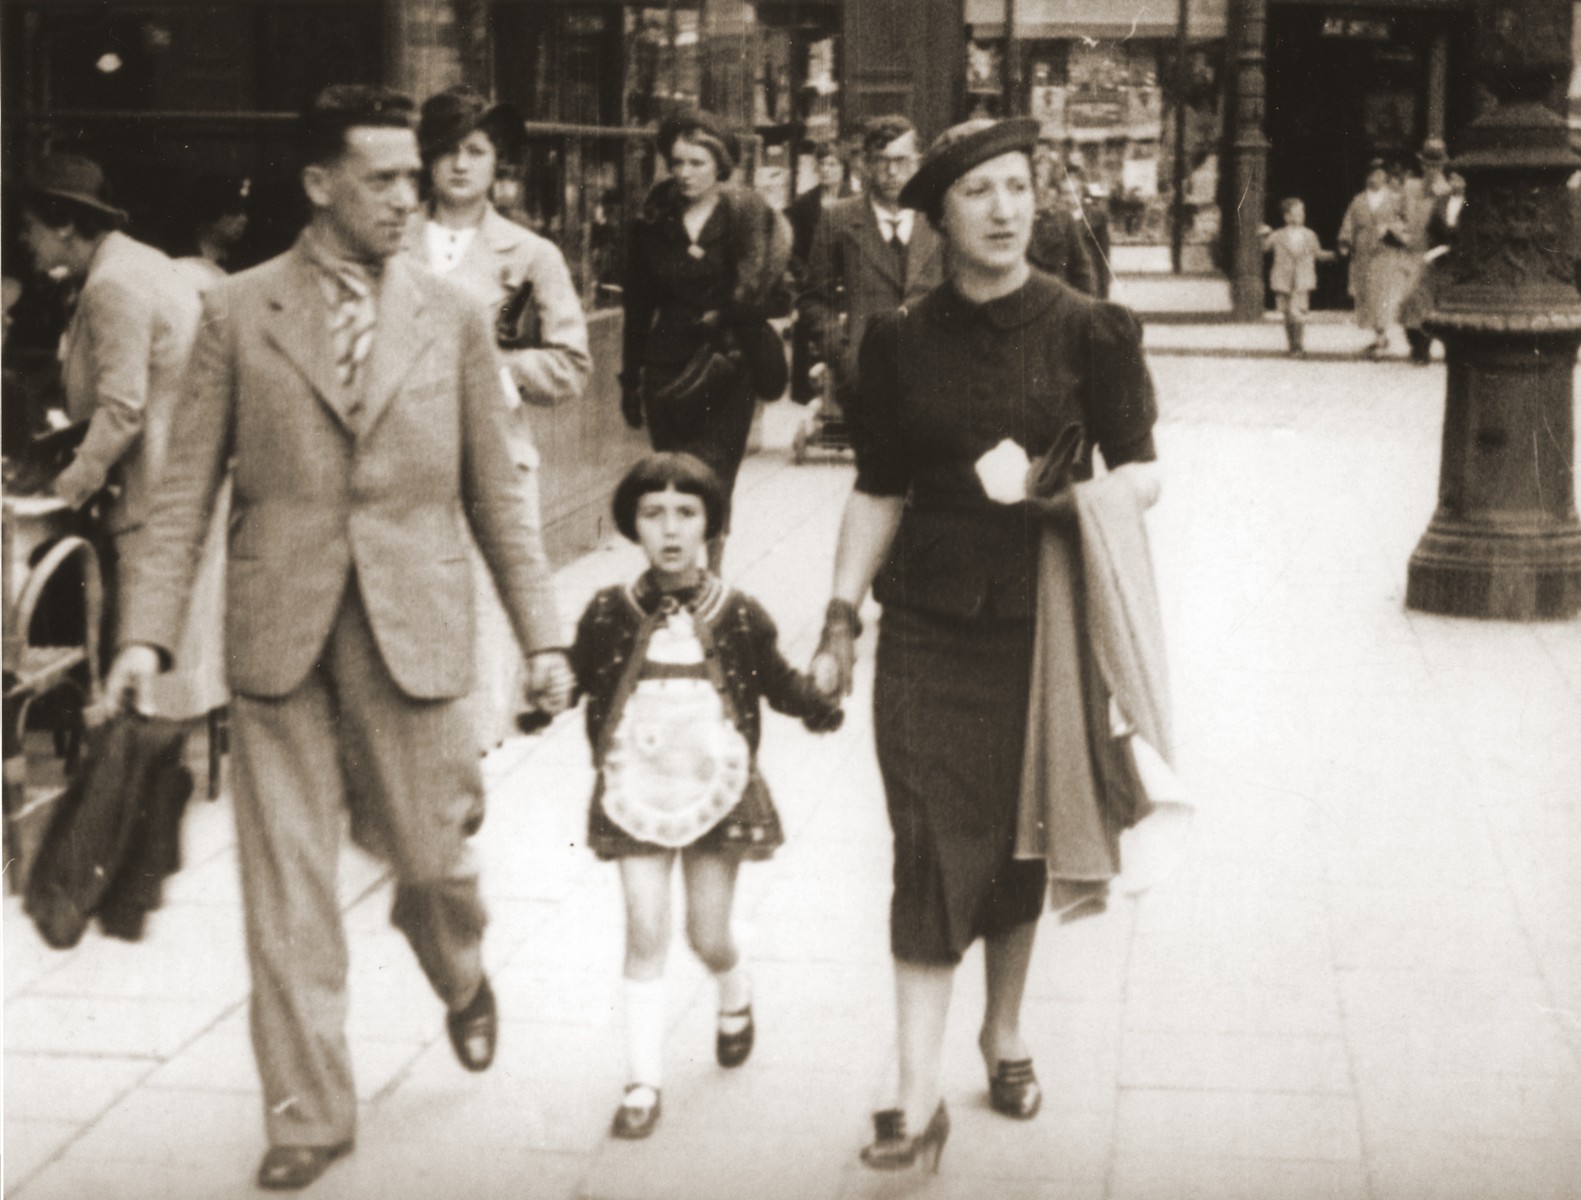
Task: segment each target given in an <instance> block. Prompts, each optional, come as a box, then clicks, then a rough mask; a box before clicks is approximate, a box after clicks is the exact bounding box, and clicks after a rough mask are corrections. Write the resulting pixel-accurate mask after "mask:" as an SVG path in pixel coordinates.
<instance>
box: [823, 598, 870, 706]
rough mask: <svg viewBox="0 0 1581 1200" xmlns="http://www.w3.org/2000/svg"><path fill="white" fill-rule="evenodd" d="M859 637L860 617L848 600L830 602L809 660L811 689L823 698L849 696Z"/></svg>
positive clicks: (860, 634) (860, 629) (854, 606)
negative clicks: (816, 643)
mask: <svg viewBox="0 0 1581 1200" xmlns="http://www.w3.org/2000/svg"><path fill="white" fill-rule="evenodd" d="M861 636H862V618H861V617H859V616H857V615H856V605H854V604H852V603H851V602H850V601H849V600H840V599H834V600H831V601H829V607H828V608H827V609H825V610H824V616H823V635H822V636H821V637H820V638H819V639H818V651H817V653H816V654H814V655H813V657H812V679H813V684H814V686H816V687H817V689H818V690H819V691H820V692H822V693H823V694H824V695H825V696H849V695H850V694H851V677H852V675H853V674H854V673H855V670H856V639H857V638H859V637H861Z"/></svg>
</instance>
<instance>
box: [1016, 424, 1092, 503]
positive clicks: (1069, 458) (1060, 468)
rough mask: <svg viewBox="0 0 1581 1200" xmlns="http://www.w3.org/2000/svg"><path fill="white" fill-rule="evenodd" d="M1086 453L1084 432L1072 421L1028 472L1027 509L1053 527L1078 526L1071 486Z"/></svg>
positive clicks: (1074, 496) (1074, 497)
mask: <svg viewBox="0 0 1581 1200" xmlns="http://www.w3.org/2000/svg"><path fill="white" fill-rule="evenodd" d="M1086 453H1087V443H1086V434H1085V431H1084V430H1083V429H1082V427H1081V426H1080V425H1079V424H1077V423H1075V422H1072V423H1071V424H1069V425H1067V426H1065V428H1064V429H1062V430H1060V432H1059V436H1057V437H1056V438H1055V439H1054V444H1053V445H1052V446H1050V447H1049V450H1048V453H1047V454H1044V455H1043V456H1042V457H1040V458H1038V459H1037V460H1036V461H1034V462H1033V463H1032V465H1031V467H1030V468H1029V469H1028V471H1027V485H1026V486H1027V507H1028V508H1029V509H1031V510H1032V511H1033V512H1035V513H1036V514H1037V515H1038V516H1039V517H1041V518H1042V519H1043V520H1045V521H1047V522H1049V523H1050V524H1051V525H1058V526H1063V527H1066V528H1070V527H1074V526H1075V524H1076V494H1075V492H1074V491H1073V490H1072V489H1071V484H1072V482H1073V480H1074V478H1075V474H1076V468H1077V467H1078V466H1079V465H1080V464H1081V461H1082V458H1083V457H1084V456H1085V455H1086Z"/></svg>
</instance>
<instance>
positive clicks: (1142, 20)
mask: <svg viewBox="0 0 1581 1200" xmlns="http://www.w3.org/2000/svg"><path fill="white" fill-rule="evenodd" d="M1186 3H1187V8H1186V25H1187V29H1188V30H1189V32H1190V34H1191V36H1192V37H1194V38H1220V37H1223V36H1224V31H1225V26H1226V15H1225V14H1226V8H1227V5H1228V0H1186ZM1014 4H1015V21H1016V29H1015V33H1016V37H1017V38H1020V39H1032V38H1073V37H1091V38H1124V37H1146V38H1156V37H1173V36H1174V35H1175V29H1176V23H1177V22H1178V21H1179V12H1180V10H1179V3H1178V0H1014ZM966 22H967V24H968V25H970V26H971V27H972V36H973V37H974V38H983V39H987V38H1002V37H1004V36H1005V0H966Z"/></svg>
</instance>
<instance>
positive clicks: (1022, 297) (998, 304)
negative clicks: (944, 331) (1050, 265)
mask: <svg viewBox="0 0 1581 1200" xmlns="http://www.w3.org/2000/svg"><path fill="white" fill-rule="evenodd" d="M1059 294H1060V291H1059V286H1058V285H1057V284H1056V283H1055V282H1054V281H1053V280H1051V279H1050V278H1049V277H1048V276H1046V275H1044V274H1042V273H1041V272H1040V271H1037V270H1036V269H1034V270H1033V271H1032V273H1031V274H1030V275H1028V276H1027V280H1026V282H1025V283H1023V284H1022V285H1021V286H1020V287H1018V288H1017V289H1016V290H1015V291H1013V292H1008V293H1006V294H1005V295H1003V296H997V297H995V298H994V299H992V300H986V301H983V302H982V303H978V302H977V301H974V300H969V299H967V298H966V297H965V296H963V295H962V294H961V293H960V291H959V289H957V288H956V286H955V281H954V280H953V279H951V280H949V281H948V282H947V283H946V284H945V286H944V301H945V304H944V315H945V316H946V318H948V319H950V320H952V321H954V320H963V321H964V320H982V321H986V322H987V323H988V324H989V325H992V326H993V327H994V328H996V329H1020V328H1022V327H1024V326H1026V325H1030V324H1031V323H1032V322H1033V321H1035V320H1037V319H1038V318H1039V317H1041V316H1042V315H1043V314H1044V313H1045V312H1047V311H1048V310H1049V309H1050V308H1051V307H1052V306H1053V305H1054V303H1055V302H1056V301H1057V300H1058V299H1059Z"/></svg>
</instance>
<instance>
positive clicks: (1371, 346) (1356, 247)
mask: <svg viewBox="0 0 1581 1200" xmlns="http://www.w3.org/2000/svg"><path fill="white" fill-rule="evenodd" d="M1408 241H1409V231H1408V229H1407V226H1406V213H1405V198H1404V196H1403V194H1402V193H1401V191H1400V190H1399V189H1398V188H1396V187H1394V186H1392V185H1391V182H1390V176H1389V172H1388V170H1387V168H1386V167H1385V166H1384V163H1383V160H1382V159H1373V160H1372V162H1371V163H1370V164H1369V166H1368V169H1367V184H1366V187H1364V188H1363V189H1362V190H1361V191H1360V192H1358V193H1356V195H1355V196H1354V197H1353V198H1352V199H1351V202H1350V207H1349V208H1347V209H1346V210H1345V217H1344V220H1343V221H1342V222H1341V223H1340V227H1339V236H1338V237H1337V238H1336V239H1335V244H1336V246H1337V248H1338V250H1339V253H1340V255H1341V257H1344V258H1348V259H1349V260H1350V277H1349V287H1350V294H1351V298H1352V299H1353V300H1354V301H1355V302H1356V324H1357V325H1359V326H1360V327H1361V328H1363V329H1365V330H1368V331H1369V332H1370V333H1371V334H1372V341H1371V342H1369V343H1368V344H1367V345H1366V346H1365V347H1363V349H1362V353H1363V354H1365V355H1368V356H1376V355H1379V354H1383V353H1386V352H1387V351H1388V349H1389V330H1390V329H1391V328H1392V327H1393V326H1394V324H1395V321H1396V319H1397V318H1398V315H1399V308H1400V301H1401V299H1403V296H1404V293H1403V290H1402V280H1403V279H1404V278H1406V277H1407V275H1408V274H1409V271H1410V270H1411V267H1410V260H1411V254H1410V251H1409V250H1408V249H1407V244H1408Z"/></svg>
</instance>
